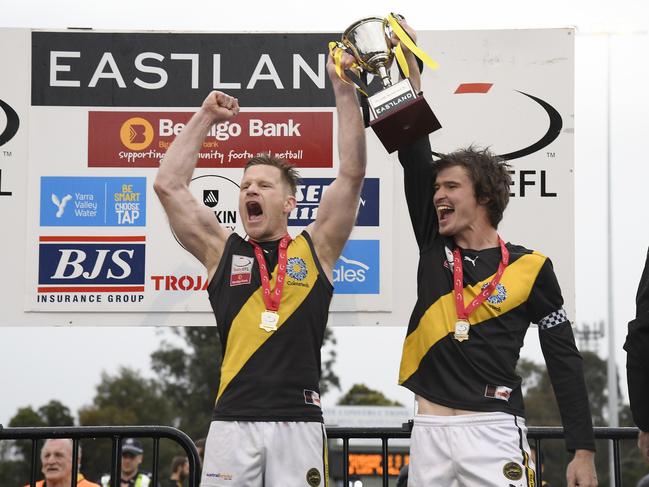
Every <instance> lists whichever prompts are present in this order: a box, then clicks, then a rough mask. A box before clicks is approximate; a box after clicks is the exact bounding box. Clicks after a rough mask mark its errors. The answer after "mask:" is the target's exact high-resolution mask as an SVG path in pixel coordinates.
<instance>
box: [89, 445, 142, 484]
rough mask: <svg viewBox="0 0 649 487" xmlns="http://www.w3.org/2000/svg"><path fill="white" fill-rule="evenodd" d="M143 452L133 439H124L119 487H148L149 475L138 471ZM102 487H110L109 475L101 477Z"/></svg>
mask: <svg viewBox="0 0 649 487" xmlns="http://www.w3.org/2000/svg"><path fill="white" fill-rule="evenodd" d="M143 454H144V450H143V449H142V444H141V443H140V442H139V441H138V440H136V439H135V438H126V439H125V440H124V441H123V442H122V471H121V475H120V487H150V486H151V474H150V473H148V472H143V471H141V470H140V464H141V463H142V459H143ZM101 485H102V487H110V474H105V475H103V476H102V477H101Z"/></svg>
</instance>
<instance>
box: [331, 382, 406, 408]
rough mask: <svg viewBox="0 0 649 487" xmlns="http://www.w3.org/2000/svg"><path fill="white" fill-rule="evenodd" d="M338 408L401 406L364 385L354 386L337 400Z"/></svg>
mask: <svg viewBox="0 0 649 487" xmlns="http://www.w3.org/2000/svg"><path fill="white" fill-rule="evenodd" d="M338 405H339V406H403V404H401V403H400V402H398V401H391V400H390V399H388V398H387V397H385V396H384V395H383V393H382V392H380V391H377V390H374V389H370V388H369V387H367V386H366V385H365V384H354V385H353V386H352V387H351V388H350V389H349V391H347V392H346V393H345V394H344V395H343V396H342V397H341V398H340V399H339V400H338Z"/></svg>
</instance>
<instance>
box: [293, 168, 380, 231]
mask: <svg viewBox="0 0 649 487" xmlns="http://www.w3.org/2000/svg"><path fill="white" fill-rule="evenodd" d="M333 181H334V179H333V178H303V179H302V181H301V184H298V185H297V188H296V192H295V198H296V200H297V206H296V207H295V209H294V210H293V211H292V212H291V214H290V215H289V217H288V224H289V226H293V227H306V226H307V225H309V224H310V223H312V222H313V220H315V218H316V216H317V215H318V208H319V207H320V201H321V200H322V196H323V195H324V193H325V191H327V188H328V187H329V186H330V185H331V183H332V182H333ZM378 225H379V179H378V178H366V179H365V182H364V183H363V189H362V190H361V199H360V206H359V208H358V217H357V218H356V226H358V227H377V226H378Z"/></svg>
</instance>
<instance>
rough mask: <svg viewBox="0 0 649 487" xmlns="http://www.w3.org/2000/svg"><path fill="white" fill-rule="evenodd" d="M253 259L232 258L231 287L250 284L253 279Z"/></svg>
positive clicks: (235, 255)
mask: <svg viewBox="0 0 649 487" xmlns="http://www.w3.org/2000/svg"><path fill="white" fill-rule="evenodd" d="M252 263H253V259H252V257H248V256H246V255H237V254H234V255H233V256H232V267H231V268H230V286H241V285H242V284H250V281H251V279H252Z"/></svg>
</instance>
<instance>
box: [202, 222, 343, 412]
mask: <svg viewBox="0 0 649 487" xmlns="http://www.w3.org/2000/svg"><path fill="white" fill-rule="evenodd" d="M287 253H288V262H287V271H286V279H285V284H284V289H283V292H282V298H281V302H280V305H279V311H278V313H279V322H278V324H277V326H278V329H277V330H276V331H272V332H268V331H265V330H263V329H261V328H260V326H259V324H260V323H261V313H262V312H263V311H265V309H266V306H265V305H264V300H263V297H262V293H263V291H262V287H261V279H260V274H259V267H258V265H257V261H256V259H255V253H254V249H253V247H252V245H251V244H250V243H249V242H247V241H246V240H244V239H243V238H241V237H240V236H239V235H237V234H232V235H231V236H230V237H229V238H228V240H227V242H226V245H225V248H224V250H223V256H222V258H221V262H220V263H219V266H218V268H217V270H216V273H215V274H214V277H213V278H212V281H211V282H210V285H209V287H208V293H209V299H210V303H211V305H212V309H213V310H214V314H215V317H216V322H217V327H218V330H219V335H220V340H221V345H222V353H223V357H222V364H221V379H220V384H219V390H218V394H217V398H216V405H215V409H214V419H215V420H219V421H317V422H322V410H321V408H320V389H319V381H320V348H321V346H322V341H323V338H324V331H325V328H326V325H327V318H328V313H329V303H330V301H331V296H332V294H333V287H332V285H331V283H330V282H329V279H328V278H327V276H326V275H325V273H324V272H323V270H322V268H321V266H320V262H319V261H318V258H317V256H316V253H315V250H314V248H313V243H312V241H311V237H310V236H309V234H308V233H307V232H306V231H304V232H302V233H301V234H300V235H298V236H297V237H296V238H295V239H294V240H292V241H291V242H290V244H289V246H288V249H287ZM276 275H277V266H275V268H274V269H273V271H272V279H271V282H270V287H271V290H272V289H274V288H275V282H276Z"/></svg>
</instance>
